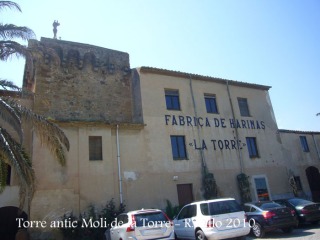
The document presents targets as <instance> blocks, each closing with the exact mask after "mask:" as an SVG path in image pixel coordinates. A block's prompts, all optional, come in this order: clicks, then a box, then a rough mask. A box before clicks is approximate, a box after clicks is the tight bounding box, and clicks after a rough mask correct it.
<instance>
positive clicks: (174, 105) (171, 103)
mask: <svg viewBox="0 0 320 240" xmlns="http://www.w3.org/2000/svg"><path fill="white" fill-rule="evenodd" d="M165 95H166V105H167V109H168V110H180V101H179V91H178V90H165Z"/></svg>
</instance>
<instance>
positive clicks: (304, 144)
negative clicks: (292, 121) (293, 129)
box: [300, 136, 310, 152]
mask: <svg viewBox="0 0 320 240" xmlns="http://www.w3.org/2000/svg"><path fill="white" fill-rule="evenodd" d="M300 142H301V146H302V150H303V151H304V152H309V151H310V150H309V146H308V142H307V137H306V136H300Z"/></svg>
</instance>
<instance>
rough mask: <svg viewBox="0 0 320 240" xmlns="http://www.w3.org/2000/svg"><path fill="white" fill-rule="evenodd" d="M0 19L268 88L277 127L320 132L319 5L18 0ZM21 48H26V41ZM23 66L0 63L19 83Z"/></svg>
mask: <svg viewBox="0 0 320 240" xmlns="http://www.w3.org/2000/svg"><path fill="white" fill-rule="evenodd" d="M15 2H16V3H18V4H19V5H20V7H21V8H22V13H19V12H17V11H12V10H2V11H1V12H0V21H1V22H2V23H14V24H16V25H19V26H27V27H29V28H31V29H32V30H33V31H34V32H35V33H36V35H37V39H38V40H40V38H41V37H48V38H52V37H53V32H52V23H53V21H54V20H58V21H59V22H60V24H61V25H60V26H59V27H58V34H57V35H58V37H61V40H66V41H73V42H81V43H86V44H92V45H96V46H100V47H105V48H110V49H114V50H119V51H123V52H127V53H129V54H130V65H131V67H132V68H134V67H139V66H149V67H156V68H164V69H168V70H175V71H182V72H188V73H194V74H200V75H206V76H212V77H220V78H226V79H230V80H236V81H242V82H248V83H257V84H262V85H268V86H271V87H272V88H271V89H270V90H269V94H270V97H271V101H272V105H273V109H274V112H275V116H276V119H277V123H278V127H279V128H281V129H291V130H303V131H320V116H318V117H317V116H316V113H319V112H320V106H319V105H320V104H319V103H320V1H319V0H303V1H301V0H206V1H205V0H193V1H191V0H118V1H109V0H91V1H90V2H87V1H75V0H55V1H52V0H47V1H43V0H41V1H40V0H16V1H15ZM25 44H26V43H25ZM23 67H24V61H23V59H20V60H11V61H9V62H5V63H3V62H1V63H0V72H1V75H0V78H5V79H8V80H11V81H13V82H15V83H16V84H17V85H19V86H21V84H22V75H23Z"/></svg>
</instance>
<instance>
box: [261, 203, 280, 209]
mask: <svg viewBox="0 0 320 240" xmlns="http://www.w3.org/2000/svg"><path fill="white" fill-rule="evenodd" d="M257 206H258V207H259V208H261V209H262V210H267V209H272V208H278V207H281V205H280V204H278V203H275V202H268V203H258V204H257Z"/></svg>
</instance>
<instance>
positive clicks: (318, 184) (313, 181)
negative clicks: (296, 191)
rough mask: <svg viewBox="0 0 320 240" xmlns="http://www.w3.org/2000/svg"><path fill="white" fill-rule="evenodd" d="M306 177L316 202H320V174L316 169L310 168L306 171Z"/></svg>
mask: <svg viewBox="0 0 320 240" xmlns="http://www.w3.org/2000/svg"><path fill="white" fill-rule="evenodd" d="M306 175H307V178H308V182H309V187H310V191H311V195H312V200H313V201H314V202H320V173H319V169H318V168H316V167H313V166H311V167H308V168H307V169H306Z"/></svg>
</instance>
